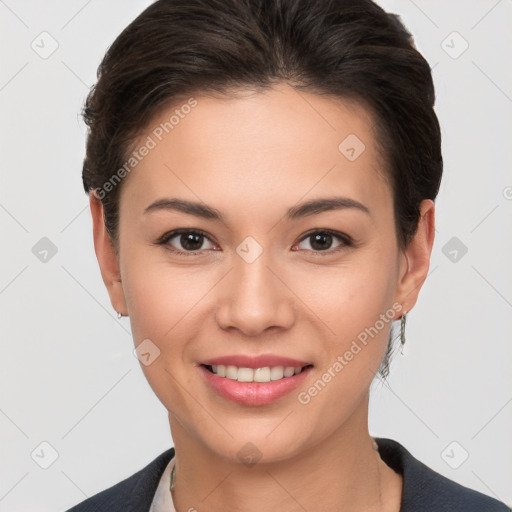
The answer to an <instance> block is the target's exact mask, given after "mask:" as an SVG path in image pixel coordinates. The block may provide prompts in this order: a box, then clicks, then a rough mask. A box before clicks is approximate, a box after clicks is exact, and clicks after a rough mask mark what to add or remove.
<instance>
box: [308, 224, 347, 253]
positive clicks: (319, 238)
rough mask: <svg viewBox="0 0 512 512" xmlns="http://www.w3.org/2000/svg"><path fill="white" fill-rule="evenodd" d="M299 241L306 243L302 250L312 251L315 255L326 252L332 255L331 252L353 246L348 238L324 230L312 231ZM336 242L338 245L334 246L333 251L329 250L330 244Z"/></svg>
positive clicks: (341, 234)
mask: <svg viewBox="0 0 512 512" xmlns="http://www.w3.org/2000/svg"><path fill="white" fill-rule="evenodd" d="M301 240H302V241H306V242H307V243H306V247H302V249H305V250H308V251H313V252H315V253H321V252H326V253H327V254H332V253H333V252H337V251H339V250H342V249H344V248H346V247H350V246H352V245H353V243H352V240H351V238H350V237H349V236H347V235H344V234H343V233H338V232H336V231H331V230H325V229H324V230H316V231H312V232H310V233H308V234H306V236H305V237H303V238H302V239H301ZM336 242H338V245H335V247H334V250H330V249H331V248H332V244H333V243H336ZM300 243H304V242H300ZM300 243H299V245H300ZM327 254H326V255H327ZM322 256H323V255H322Z"/></svg>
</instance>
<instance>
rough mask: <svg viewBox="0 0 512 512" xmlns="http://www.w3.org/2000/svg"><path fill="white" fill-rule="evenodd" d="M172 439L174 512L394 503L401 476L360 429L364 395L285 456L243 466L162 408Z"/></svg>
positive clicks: (382, 507) (367, 507) (390, 506)
mask: <svg viewBox="0 0 512 512" xmlns="http://www.w3.org/2000/svg"><path fill="white" fill-rule="evenodd" d="M169 421H170V425H171V431H172V437H173V440H174V444H175V457H176V480H175V489H174V492H173V501H174V504H175V507H176V510H177V512H183V511H189V510H194V509H196V508H197V510H201V509H205V508H206V509H207V510H209V511H211V512H220V511H225V510H230V511H233V512H256V511H257V512H260V511H261V510H280V511H282V512H299V511H303V510H325V511H331V510H332V511H334V510H350V511H351V512H359V511H361V512H362V511H365V512H373V511H379V512H382V511H388V510H389V511H390V512H397V511H398V510H399V509H400V497H401V484H402V480H401V476H400V475H397V474H396V473H394V471H393V470H391V468H389V467H388V466H387V465H386V464H385V463H384V462H383V461H382V460H381V458H380V456H379V454H378V451H377V450H376V449H375V447H374V444H375V443H374V441H373V439H372V438H371V437H370V435H369V433H368V423H367V422H368V396H367V397H366V399H365V400H364V401H363V402H362V403H361V404H360V406H359V407H358V408H357V409H356V411H354V413H353V414H352V416H351V417H350V418H349V419H348V420H347V421H346V422H345V423H344V424H343V425H342V427H341V428H339V429H338V430H336V431H335V432H333V433H332V435H331V436H329V437H328V438H326V439H325V440H324V441H323V442H322V443H320V444H317V445H315V446H313V447H310V448H308V449H305V450H303V451H302V452H301V453H300V454H299V455H297V456H295V457H293V458H292V459H286V460H281V461H278V462H273V463H257V464H255V465H253V466H246V465H244V464H243V463H241V462H240V461H238V460H236V461H235V460H233V459H230V458H225V457H222V456H219V455H218V454H217V453H215V452H212V450H210V449H208V447H206V446H205V445H203V444H201V443H199V442H198V440H197V438H194V437H192V436H190V434H189V433H188V432H187V430H186V429H184V428H183V426H182V425H181V424H180V423H179V422H178V421H176V419H175V417H174V416H172V415H171V414H170V415H169Z"/></svg>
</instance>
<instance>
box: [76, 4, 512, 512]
mask: <svg viewBox="0 0 512 512" xmlns="http://www.w3.org/2000/svg"><path fill="white" fill-rule="evenodd" d="M433 104H434V89H433V84H432V78H431V73H430V68H429V65H428V64H427V62H426V61H425V59H424V58H423V57H422V56H421V55H420V54H419V53H418V51H417V50H416V49H415V48H414V46H413V44H412V42H411V38H410V34H408V32H407V31H406V30H405V28H404V27H403V26H402V25H401V24H400V23H399V21H398V20H397V19H396V17H393V16H391V15H388V14H387V13H385V12H384V11H383V10H382V9H381V8H380V7H378V6H377V5H375V4H374V3H372V2H371V1H370V0H351V1H341V0H340V1H332V0H287V1H284V0H250V1H249V0H218V1H211V0H208V1H207V0H159V1H157V2H155V3H154V4H153V5H151V6H150V7H149V8H148V9H146V10H145V11H144V12H143V13H142V14H141V15H140V16H139V17H138V18H137V19H136V20H135V21H134V22H132V23H131V24H130V25H129V26H128V27H127V28H126V29H125V30H124V31H123V33H122V34H121V35H120V36H119V37H118V38H117V40H116V41H115V42H114V44H113V45H112V46H111V48H110V49H109V50H108V52H107V54H106V56H105V58H104V60H103V62H102V64H101V66H100V68H99V79H98V82H97V84H96V86H95V87H94V89H93V90H92V91H91V93H90V95H89V97H88V99H87V104H86V107H85V109H84V117H85V120H86V122H87V124H88V126H89V129H90V131H89V135H88V140H87V154H86V158H85V162H84V169H83V182H84V188H85V190H86V192H87V193H89V197H90V207H91V213H92V218H93V226H94V243H95V249H96V254H97V257H98V262H99V265H100V269H101V273H102V277H103V280H104V282H105V285H106V287H107V289H108V293H109V295H110V299H111V302H112V305H113V307H114V308H115V309H116V311H118V314H119V315H128V316H129V317H130V322H131V327H132V332H133V336H134V342H135V345H136V349H137V354H138V357H139V360H140V362H141V367H142V369H143V371H144V373H145V376H146V378H147V379H148V382H149V384H150V385H151V387H152V389H153V390H154V392H155V393H156V395H157V396H158V398H159V399H160V401H161V402H162V403H163V405H164V406H165V407H166V408H167V410H168V416H169V424H170V428H171V433H172V438H173V441H174V445H175V447H174V448H171V449H169V450H167V451H166V452H164V453H162V454H161V455H160V456H159V457H158V458H156V459H155V460H154V461H153V462H151V463H150V464H149V465H148V466H147V467H146V468H144V469H142V470H141V471H139V472H138V473H136V474H135V475H133V476H131V477H130V478H128V479H126V480H124V481H122V482H120V483H119V484H117V485H116V486H114V487H111V488H110V489H107V490H105V491H103V492H101V493H99V494H97V495H96V496H93V497H92V498H89V499H87V500H85V501H84V502H83V503H81V504H79V505H77V506H76V507H74V508H72V509H71V510H72V511H73V512H78V511H84V512H85V511H89V510H91V511H92V510H105V511H107V510H108V511H116V510H119V511H121V510H122V511H147V510H151V511H152V512H164V511H172V510H176V511H178V512H183V511H193V510H198V511H202V510H207V511H209V512H216V511H226V510H229V511H244V512H249V511H256V510H258V511H261V510H281V511H298V510H308V511H334V510H350V511H351V512H359V511H365V512H368V511H370V512H371V511H386V512H398V511H402V512H409V511H420V510H421V511H424V510H429V511H444V510H446V511H447V510H450V511H454V510H460V511H462V510H464V511H465V512H467V511H477V510H478V511H482V510H486V511H505V510H508V509H507V507H506V506H505V505H504V504H502V503H500V502H498V501H497V500H495V499H493V498H490V497H487V496H485V495H483V494H481V493H478V492H476V491H473V490H470V489H468V488H466V487H462V486H460V485H458V484H456V483H455V482H452V481H450V480H448V479H446V478H445V477H443V476H441V475H439V474H437V473H435V472H434V471H433V470H431V469H430V468H428V467H426V466H424V465H423V464H422V463H421V462H420V461H418V460H416V459H415V458H414V457H413V456H412V455H411V454H410V453H409V452H408V451H407V450H406V449H405V448H404V447H403V446H402V445H401V444H400V443H398V442H396V441H393V440H391V439H384V438H375V439H374V438H372V437H371V436H370V435H369V432H368V400H369V388H370V384H371V383H372V380H373V379H374V377H375V374H376V373H377V372H380V373H381V375H382V376H384V377H385V376H386V375H387V372H388V365H389V361H390V356H391V354H392V350H393V341H394V336H393V330H392V328H391V327H392V323H393V322H394V321H397V320H398V321H400V326H401V341H402V343H403V342H404V341H405V319H406V314H407V312H408V311H410V310H411V309H412V308H413V307H414V305H415V303H416V300H417V298H418V294H419V291H420V289H421V286H422V284H423V282H424V281H425V279H426V276H427V273H428V268H429V260H430V254H431V250H432V244H433V240H434V200H435V198H436V195H437V192H438V189H439V185H440V180H441V174H442V156H441V144H440V130H439V124H438V120H437V117H436V115H435V113H434V111H433Z"/></svg>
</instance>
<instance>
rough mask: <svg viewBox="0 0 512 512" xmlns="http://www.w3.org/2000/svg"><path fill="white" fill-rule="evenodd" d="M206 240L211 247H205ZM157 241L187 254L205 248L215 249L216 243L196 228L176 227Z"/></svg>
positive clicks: (174, 250)
mask: <svg viewBox="0 0 512 512" xmlns="http://www.w3.org/2000/svg"><path fill="white" fill-rule="evenodd" d="M205 241H208V242H209V243H210V246H209V247H208V246H207V247H204V243H205ZM157 243H158V245H165V246H168V248H169V249H170V250H171V251H173V252H176V253H178V254H185V255H187V256H189V255H194V254H198V253H199V252H203V251H204V250H209V249H210V250H211V249H213V250H214V249H215V245H213V243H212V242H211V240H210V239H209V238H208V237H207V236H206V234H205V233H203V232H202V231H198V230H195V229H176V230H174V231H171V232H169V233H166V234H165V235H163V236H162V237H161V238H160V239H159V240H158V242H157ZM176 246H177V248H176Z"/></svg>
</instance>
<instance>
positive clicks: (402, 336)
mask: <svg viewBox="0 0 512 512" xmlns="http://www.w3.org/2000/svg"><path fill="white" fill-rule="evenodd" d="M406 317H407V312H404V314H403V315H402V317H401V318H400V341H401V343H402V345H404V344H405V321H406Z"/></svg>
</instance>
